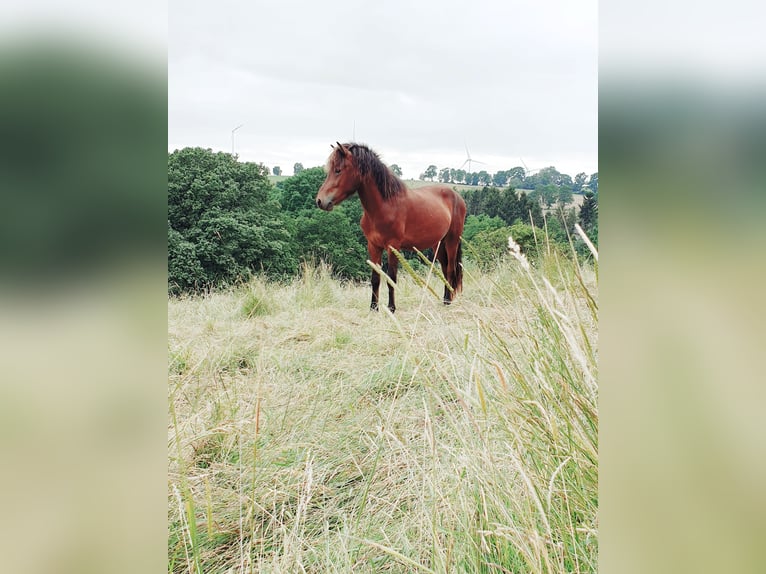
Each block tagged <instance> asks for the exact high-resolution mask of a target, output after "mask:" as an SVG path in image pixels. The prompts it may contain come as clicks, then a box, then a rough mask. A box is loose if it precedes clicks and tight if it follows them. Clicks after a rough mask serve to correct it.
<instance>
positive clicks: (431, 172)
mask: <svg viewBox="0 0 766 574" xmlns="http://www.w3.org/2000/svg"><path fill="white" fill-rule="evenodd" d="M436 174H437V171H436V166H435V165H429V166H428V167H427V168H426V170H425V171H424V172H423V174H422V176H421V177H420V179H429V180H430V181H433V180H434V178H435V177H436Z"/></svg>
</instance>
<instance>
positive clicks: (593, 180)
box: [588, 172, 608, 193]
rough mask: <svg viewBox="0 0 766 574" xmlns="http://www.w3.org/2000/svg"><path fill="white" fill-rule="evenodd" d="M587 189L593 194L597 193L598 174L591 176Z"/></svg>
mask: <svg viewBox="0 0 766 574" xmlns="http://www.w3.org/2000/svg"><path fill="white" fill-rule="evenodd" d="M588 187H589V188H590V190H591V191H592V192H593V193H598V172H596V173H592V174H591V176H590V179H589V180H588ZM607 191H608V190H607Z"/></svg>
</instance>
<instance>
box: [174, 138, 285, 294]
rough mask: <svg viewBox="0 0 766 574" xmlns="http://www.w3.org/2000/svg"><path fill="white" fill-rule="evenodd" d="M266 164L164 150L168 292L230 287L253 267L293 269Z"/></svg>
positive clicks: (278, 271)
mask: <svg viewBox="0 0 766 574" xmlns="http://www.w3.org/2000/svg"><path fill="white" fill-rule="evenodd" d="M267 173H268V172H267V169H266V168H265V167H264V166H263V165H260V164H256V163H250V162H238V161H236V158H235V157H234V156H232V155H231V154H227V153H222V152H218V153H214V152H212V151H211V150H209V149H202V148H184V149H182V150H177V151H175V152H173V153H172V154H168V290H169V291H170V292H174V293H177V292H182V291H187V290H200V289H206V288H208V287H212V286H217V285H224V284H230V283H233V282H236V281H240V280H243V279H246V278H247V277H249V276H250V275H251V274H252V273H253V272H255V271H261V270H263V271H265V272H266V273H269V274H272V275H280V274H284V273H291V272H293V271H294V267H295V266H296V261H295V259H294V258H293V257H292V254H291V249H290V243H291V238H290V236H289V234H288V233H287V232H286V231H285V228H284V225H283V221H282V220H281V219H280V216H279V211H278V205H277V204H276V203H275V202H274V201H273V199H272V197H271V191H272V189H273V188H272V186H271V184H270V183H269V181H268V178H267Z"/></svg>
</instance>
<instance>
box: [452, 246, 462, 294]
mask: <svg viewBox="0 0 766 574" xmlns="http://www.w3.org/2000/svg"><path fill="white" fill-rule="evenodd" d="M462 261H463V239H462V238H458V240H457V255H456V256H455V284H454V285H453V286H452V288H453V289H455V292H456V293H460V292H461V291H462V290H463V263H462Z"/></svg>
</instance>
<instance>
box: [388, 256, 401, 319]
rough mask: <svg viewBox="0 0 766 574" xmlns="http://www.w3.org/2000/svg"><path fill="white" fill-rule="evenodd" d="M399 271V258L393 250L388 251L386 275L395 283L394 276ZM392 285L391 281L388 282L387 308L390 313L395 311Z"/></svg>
mask: <svg viewBox="0 0 766 574" xmlns="http://www.w3.org/2000/svg"><path fill="white" fill-rule="evenodd" d="M398 271H399V260H398V259H397V258H396V255H394V252H393V251H390V250H389V252H388V276H389V277H390V278H391V281H392V282H393V283H396V276H397V274H398ZM394 291H395V289H394V286H393V285H391V283H389V284H388V310H389V311H391V312H392V313H393V312H394V311H396V301H395V300H394Z"/></svg>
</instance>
